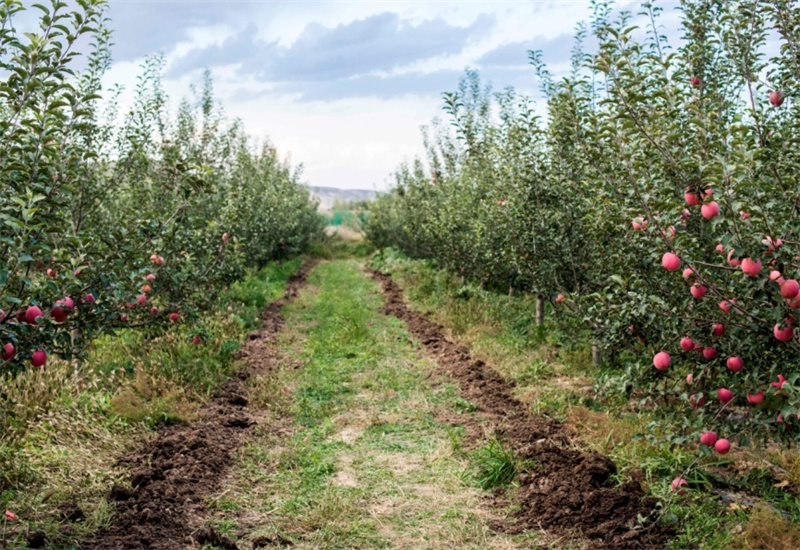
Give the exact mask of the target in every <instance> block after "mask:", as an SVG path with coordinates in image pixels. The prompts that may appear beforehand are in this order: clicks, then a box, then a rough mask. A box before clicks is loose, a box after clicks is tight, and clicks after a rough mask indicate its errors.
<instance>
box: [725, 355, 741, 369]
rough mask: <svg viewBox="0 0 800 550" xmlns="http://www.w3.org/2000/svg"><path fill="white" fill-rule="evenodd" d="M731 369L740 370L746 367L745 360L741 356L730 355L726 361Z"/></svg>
mask: <svg viewBox="0 0 800 550" xmlns="http://www.w3.org/2000/svg"><path fill="white" fill-rule="evenodd" d="M725 364H726V365H727V366H728V368H729V369H730V370H732V371H733V372H739V371H740V370H742V367H744V361H742V358H741V357H728V360H727V361H726V362H725Z"/></svg>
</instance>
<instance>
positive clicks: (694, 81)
mask: <svg viewBox="0 0 800 550" xmlns="http://www.w3.org/2000/svg"><path fill="white" fill-rule="evenodd" d="M702 83H703V81H702V80H700V79H699V78H698V77H696V76H693V77H692V78H690V79H689V84H690V85H691V86H692V88H699V87H700V85H701V84H702Z"/></svg>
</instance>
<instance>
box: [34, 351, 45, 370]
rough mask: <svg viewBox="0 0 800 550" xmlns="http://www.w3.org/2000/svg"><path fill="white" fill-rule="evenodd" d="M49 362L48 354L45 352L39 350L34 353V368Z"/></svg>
mask: <svg viewBox="0 0 800 550" xmlns="http://www.w3.org/2000/svg"><path fill="white" fill-rule="evenodd" d="M46 362H47V353H45V352H44V351H43V350H37V351H34V352H33V355H32V356H31V365H33V366H34V367H41V366H44V364H45V363H46Z"/></svg>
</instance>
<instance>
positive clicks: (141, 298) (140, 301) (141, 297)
mask: <svg viewBox="0 0 800 550" xmlns="http://www.w3.org/2000/svg"><path fill="white" fill-rule="evenodd" d="M136 303H138V304H139V305H140V306H143V305H144V304H145V303H147V296H145V295H144V294H139V295H138V296H137V297H136Z"/></svg>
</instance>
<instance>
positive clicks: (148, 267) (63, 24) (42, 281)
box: [0, 0, 320, 374]
mask: <svg viewBox="0 0 800 550" xmlns="http://www.w3.org/2000/svg"><path fill="white" fill-rule="evenodd" d="M77 6H78V7H77V8H76V9H74V10H72V11H70V10H69V9H68V7H67V6H66V5H65V4H63V3H60V2H53V3H52V5H51V6H50V7H47V6H38V7H37V6H35V7H28V8H26V7H25V5H24V4H23V3H22V2H20V1H19V0H12V1H9V2H5V3H4V4H3V5H1V6H0V21H1V22H2V25H1V26H0V68H2V72H3V74H4V75H5V76H4V78H5V81H4V82H3V83H2V85H1V86H0V149H2V154H0V181H1V182H2V187H3V193H2V195H0V224H1V225H2V227H3V229H2V234H0V246H1V247H2V252H3V253H2V255H0V308H2V310H4V311H5V312H4V313H0V348H2V360H3V362H2V363H0V374H2V373H5V372H17V371H19V370H22V369H25V368H27V367H29V366H30V365H32V366H33V367H39V368H42V367H45V364H46V361H47V359H48V356H50V355H52V354H57V355H59V356H61V357H63V358H65V359H70V358H73V357H79V356H81V355H82V354H83V353H85V351H86V348H87V345H88V344H89V343H90V342H91V341H92V339H93V338H95V337H96V336H98V335H99V334H102V333H108V332H113V331H115V330H118V329H121V328H142V329H144V328H146V327H149V328H151V329H153V330H158V327H159V326H162V325H166V324H169V323H170V322H172V323H175V322H180V321H181V320H182V319H184V318H193V317H196V316H197V315H199V314H200V313H201V312H202V311H204V310H205V309H207V308H208V307H210V305H211V302H212V300H213V299H214V297H215V295H216V294H217V293H218V292H219V291H220V290H222V289H224V288H225V287H227V285H229V284H230V283H231V282H233V281H235V280H236V279H238V278H240V277H241V276H242V275H243V274H244V272H245V270H246V269H247V268H248V267H251V266H253V267H258V266H261V265H264V264H265V263H266V262H267V261H270V260H272V259H277V258H282V257H286V256H289V255H293V254H297V253H298V252H300V251H302V250H303V249H304V248H305V247H306V246H307V245H308V243H309V242H310V241H311V240H312V239H314V238H315V237H316V235H317V234H318V233H319V231H320V221H319V219H318V216H317V214H316V205H315V204H313V203H312V201H311V200H310V199H309V194H308V192H307V190H306V188H305V187H304V186H303V185H301V183H300V181H299V171H298V170H297V169H296V168H293V167H292V166H290V165H288V164H286V163H285V162H283V161H281V160H280V159H279V157H278V155H277V153H276V151H275V149H274V148H273V147H272V146H270V145H269V144H268V143H267V144H265V145H262V146H260V147H256V146H254V145H253V144H252V143H251V141H250V140H249V138H248V137H247V135H246V134H245V133H244V129H243V128H242V125H241V123H240V122H239V121H233V122H229V121H226V120H225V118H224V117H223V115H222V111H221V107H220V105H219V104H218V103H217V102H216V101H215V99H214V95H213V88H212V82H211V79H210V77H209V76H208V74H206V75H205V78H204V80H203V82H202V87H201V88H200V91H199V92H198V93H197V94H196V97H194V98H191V99H186V100H183V101H182V102H181V103H180V104H179V106H178V108H177V112H176V114H175V115H174V116H173V115H172V110H171V109H170V108H169V99H168V96H167V94H166V92H165V90H164V88H163V83H162V77H161V75H162V72H163V69H164V62H163V60H162V59H161V58H159V57H151V58H149V59H147V61H146V62H145V63H144V65H143V67H142V69H141V71H142V73H141V75H140V77H139V79H138V84H137V86H136V89H135V90H134V91H133V92H134V94H133V102H132V105H131V106H130V108H129V109H126V110H125V111H122V110H121V108H120V107H119V104H118V102H119V100H120V97H121V90H120V89H119V88H111V89H103V87H102V84H101V82H102V79H103V76H104V74H105V72H106V70H107V69H108V68H109V66H110V63H111V50H110V41H111V35H110V32H109V31H108V30H107V28H105V26H104V25H105V21H104V18H105V10H106V8H107V5H106V2H105V1H104V0H85V1H82V2H78V4H77ZM26 11H28V12H30V13H23V12H26ZM34 14H36V15H37V16H38V18H39V30H38V31H37V32H35V33H23V32H21V31H17V30H16V28H15V26H14V22H15V21H16V20H18V19H21V18H23V17H28V18H30V16H32V15H34ZM80 44H85V45H86V44H91V46H89V51H87V52H81V51H78V50H77V49H76V48H78V46H79V45H80ZM81 57H82V58H83V60H82V61H81V64H82V66H84V67H85V68H84V69H82V70H80V71H78V70H77V69H76V65H78V59H79V58H81ZM194 340H195V343H200V342H201V337H200V335H196V336H195V337H194Z"/></svg>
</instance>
